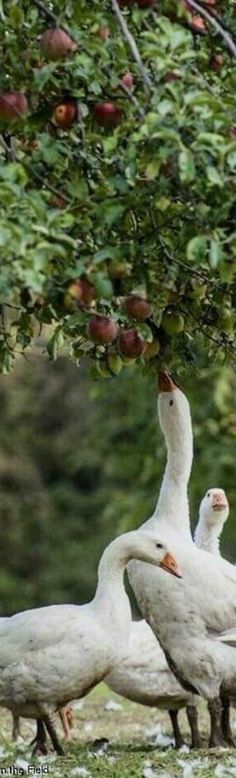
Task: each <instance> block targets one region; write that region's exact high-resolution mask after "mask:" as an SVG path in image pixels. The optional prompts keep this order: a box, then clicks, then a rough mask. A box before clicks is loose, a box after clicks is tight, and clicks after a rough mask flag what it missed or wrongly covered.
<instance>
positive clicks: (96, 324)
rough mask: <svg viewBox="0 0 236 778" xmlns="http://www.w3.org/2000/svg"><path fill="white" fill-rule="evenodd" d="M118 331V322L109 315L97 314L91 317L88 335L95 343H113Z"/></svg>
mask: <svg viewBox="0 0 236 778" xmlns="http://www.w3.org/2000/svg"><path fill="white" fill-rule="evenodd" d="M118 332H119V327H118V324H117V323H116V321H114V319H111V318H110V317H109V316H102V315H101V316H100V315H98V314H95V315H94V316H92V317H91V319H90V322H89V326H88V335H89V338H90V340H92V342H93V343H97V344H98V345H103V344H104V345H105V344H106V343H112V341H113V340H116V338H117V335H118Z"/></svg>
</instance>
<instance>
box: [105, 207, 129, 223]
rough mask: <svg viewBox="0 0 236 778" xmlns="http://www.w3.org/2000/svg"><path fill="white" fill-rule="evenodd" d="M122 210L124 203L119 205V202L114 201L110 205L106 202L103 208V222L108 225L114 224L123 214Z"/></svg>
mask: <svg viewBox="0 0 236 778" xmlns="http://www.w3.org/2000/svg"><path fill="white" fill-rule="evenodd" d="M124 210H125V207H124V205H121V204H120V203H117V204H115V203H114V204H112V205H109V204H108V203H107V205H106V210H105V222H106V224H107V225H108V227H112V226H113V224H115V223H116V222H117V221H118V220H119V219H120V218H121V216H123V213H124Z"/></svg>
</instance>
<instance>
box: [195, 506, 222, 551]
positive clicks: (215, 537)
mask: <svg viewBox="0 0 236 778" xmlns="http://www.w3.org/2000/svg"><path fill="white" fill-rule="evenodd" d="M223 524H224V522H223V521H222V519H220V518H219V519H218V521H217V520H216V519H215V517H214V524H211V525H209V524H207V521H206V519H205V518H204V516H200V518H199V521H198V524H197V526H196V529H195V533H194V542H195V543H196V546H198V548H202V549H203V550H204V551H209V553H210V554H214V555H215V556H220V536H221V533H222V529H223Z"/></svg>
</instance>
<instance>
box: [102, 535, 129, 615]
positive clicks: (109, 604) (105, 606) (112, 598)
mask: <svg viewBox="0 0 236 778" xmlns="http://www.w3.org/2000/svg"><path fill="white" fill-rule="evenodd" d="M131 558H132V551H131V549H130V548H129V547H128V545H127V543H125V542H124V540H122V537H121V538H116V539H115V540H114V541H113V542H112V543H110V545H109V546H108V547H107V548H106V549H105V551H104V552H103V555H102V557H101V560H100V563H99V568H98V583H97V589H96V593H95V597H94V603H95V605H96V609H97V610H98V611H99V613H100V614H102V616H103V617H104V616H105V614H106V613H109V614H110V613H111V612H112V614H113V618H115V616H117V618H118V617H119V615H120V617H121V614H122V612H123V615H124V617H125V616H126V618H128V619H131V609H130V603H129V598H128V596H127V594H126V591H125V585H124V571H125V568H126V566H127V564H128V562H129V560H130V559H131Z"/></svg>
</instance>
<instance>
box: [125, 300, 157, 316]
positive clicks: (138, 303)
mask: <svg viewBox="0 0 236 778" xmlns="http://www.w3.org/2000/svg"><path fill="white" fill-rule="evenodd" d="M124 310H125V311H126V313H128V315H129V316H133V318H134V319H140V320H141V321H144V320H145V319H146V318H147V316H150V314H151V310H152V309H151V305H150V303H148V301H147V300H146V299H145V297H141V296H140V295H137V294H130V295H129V296H128V297H126V298H125V301H124Z"/></svg>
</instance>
